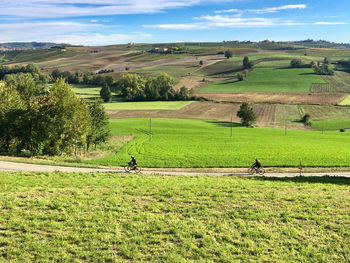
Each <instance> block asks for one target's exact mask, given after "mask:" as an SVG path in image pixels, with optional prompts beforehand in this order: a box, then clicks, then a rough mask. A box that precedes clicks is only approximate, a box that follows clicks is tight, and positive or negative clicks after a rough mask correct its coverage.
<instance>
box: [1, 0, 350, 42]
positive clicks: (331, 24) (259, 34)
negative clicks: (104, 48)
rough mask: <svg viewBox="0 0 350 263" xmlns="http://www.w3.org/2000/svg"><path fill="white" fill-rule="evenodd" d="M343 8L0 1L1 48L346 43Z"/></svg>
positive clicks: (297, 2)
mask: <svg viewBox="0 0 350 263" xmlns="http://www.w3.org/2000/svg"><path fill="white" fill-rule="evenodd" d="M349 11H350V1H348V0H335V1H329V0H327V1H326V0H304V1H301V0H266V1H265V0H215V1H214V0H179V1H176V0H144V1H141V0H129V1H127V0H1V1H0V30H1V34H0V43H3V42H14V41H49V42H56V43H70V44H83V45H110V44H121V43H128V42H136V43H141V42H143V43H161V42H183V41H223V40H252V41H259V40H264V39H269V40H276V41H278V40H282V41H288V40H304V39H308V38H312V39H316V40H318V39H323V40H329V41H334V42H346V43H350V34H349V32H350V26H349V25H350V18H349V17H350V16H349V15H348V14H349Z"/></svg>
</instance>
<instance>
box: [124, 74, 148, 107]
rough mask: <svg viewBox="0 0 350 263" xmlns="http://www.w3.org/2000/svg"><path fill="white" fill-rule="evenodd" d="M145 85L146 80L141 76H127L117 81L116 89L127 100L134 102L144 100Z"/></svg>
mask: <svg viewBox="0 0 350 263" xmlns="http://www.w3.org/2000/svg"><path fill="white" fill-rule="evenodd" d="M145 84H146V80H145V78H144V77H143V76H140V75H137V74H127V75H124V76H122V77H121V78H120V79H119V81H118V83H117V87H118V89H119V91H120V93H121V95H122V96H124V97H125V98H126V99H127V100H129V101H136V100H145V99H146V93H145Z"/></svg>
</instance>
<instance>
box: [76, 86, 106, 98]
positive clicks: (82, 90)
mask: <svg viewBox="0 0 350 263" xmlns="http://www.w3.org/2000/svg"><path fill="white" fill-rule="evenodd" d="M72 87H73V91H74V92H75V93H76V94H79V95H97V96H98V97H99V96H100V90H101V87H96V86H94V85H84V84H72Z"/></svg>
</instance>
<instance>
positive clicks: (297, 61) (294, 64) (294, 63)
mask: <svg viewBox="0 0 350 263" xmlns="http://www.w3.org/2000/svg"><path fill="white" fill-rule="evenodd" d="M303 66H304V63H303V62H302V61H301V59H298V58H296V59H292V61H291V62H290V67H291V68H302V67H303Z"/></svg>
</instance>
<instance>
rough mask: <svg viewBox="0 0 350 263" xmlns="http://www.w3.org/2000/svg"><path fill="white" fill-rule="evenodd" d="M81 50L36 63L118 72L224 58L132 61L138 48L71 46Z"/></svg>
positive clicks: (45, 66)
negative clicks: (131, 58) (70, 55)
mask: <svg viewBox="0 0 350 263" xmlns="http://www.w3.org/2000/svg"><path fill="white" fill-rule="evenodd" d="M70 48H71V49H76V50H79V51H85V52H83V53H80V54H78V55H76V56H73V57H66V58H58V59H53V60H49V61H43V62H38V63H36V64H37V65H38V66H39V67H40V68H41V69H43V71H44V72H48V73H51V72H52V71H53V70H54V69H56V68H59V69H60V70H63V71H71V72H74V71H78V70H80V71H88V70H91V71H98V70H101V69H113V70H114V71H116V72H124V70H125V67H129V68H130V69H141V68H145V67H152V66H164V65H175V66H176V65H179V66H198V64H199V61H200V60H202V61H203V63H204V65H210V64H214V63H216V62H218V61H221V60H223V59H225V58H224V56H223V55H208V56H197V55H187V54H186V55H183V57H181V58H176V59H174V58H164V59H158V60H154V61H137V62H130V61H129V60H130V57H128V56H126V55H128V54H131V53H135V52H138V51H136V50H128V49H122V48H121V47H115V46H107V47H70ZM28 63H30V61H28V62H21V63H13V64H9V65H10V66H13V65H19V64H23V65H26V64H28Z"/></svg>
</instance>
